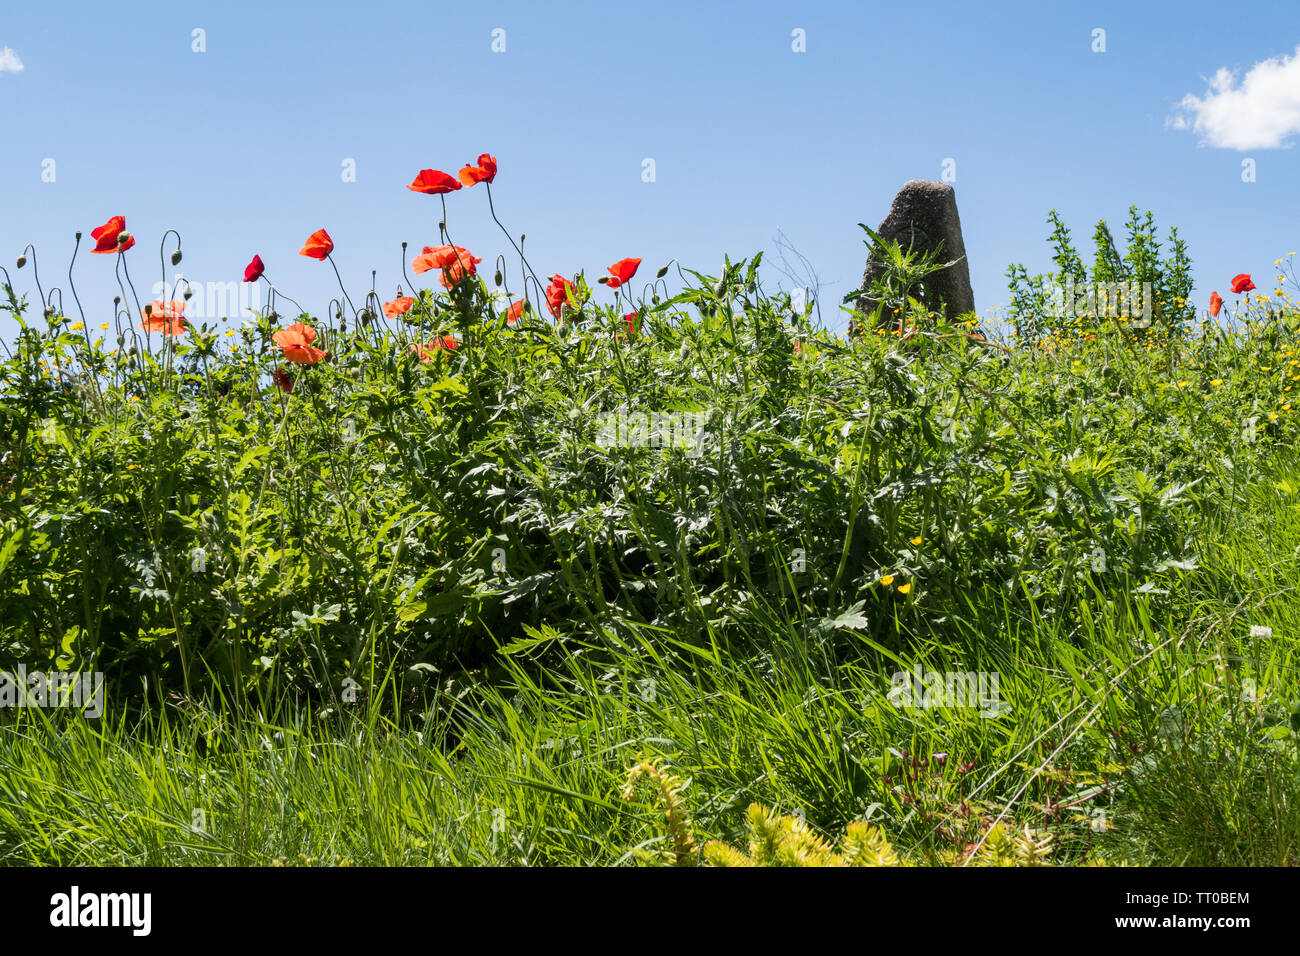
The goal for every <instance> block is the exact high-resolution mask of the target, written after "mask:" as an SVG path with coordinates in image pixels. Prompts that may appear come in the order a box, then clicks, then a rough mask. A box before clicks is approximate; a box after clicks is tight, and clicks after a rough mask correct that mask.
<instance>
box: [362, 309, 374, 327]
mask: <svg viewBox="0 0 1300 956" xmlns="http://www.w3.org/2000/svg"><path fill="white" fill-rule="evenodd" d="M360 318H361V324H362V325H369V324H370V323H371V322H373V321H375V313H374V312H372V311H371V310H370V309H362V310H361V315H360Z"/></svg>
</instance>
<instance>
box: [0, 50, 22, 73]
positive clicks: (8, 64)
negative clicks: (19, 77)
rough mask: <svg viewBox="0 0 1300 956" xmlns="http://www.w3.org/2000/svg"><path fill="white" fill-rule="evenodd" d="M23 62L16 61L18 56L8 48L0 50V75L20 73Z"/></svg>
mask: <svg viewBox="0 0 1300 956" xmlns="http://www.w3.org/2000/svg"><path fill="white" fill-rule="evenodd" d="M22 68H23V61H22V60H20V59H18V54H17V53H15V52H14V51H13V50H11V49H9V47H5V48H4V49H3V50H0V73H20V72H22Z"/></svg>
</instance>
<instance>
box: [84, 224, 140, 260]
mask: <svg viewBox="0 0 1300 956" xmlns="http://www.w3.org/2000/svg"><path fill="white" fill-rule="evenodd" d="M124 232H126V216H114V217H113V218H112V219H110V220H109V221H108V222H106V223H104V224H103V225H102V226H100V227H99V228H98V229H93V230H91V233H90V238H92V239H94V240H95V248H94V249H91V250H90V251H91V252H126V250H128V249H130V248H131V247H132V246H134V245H135V236H133V235H131V234H130V233H127V236H126V241H125V242H122V243H119V242H118V238H119V237H120V236H121V235H122V233H124Z"/></svg>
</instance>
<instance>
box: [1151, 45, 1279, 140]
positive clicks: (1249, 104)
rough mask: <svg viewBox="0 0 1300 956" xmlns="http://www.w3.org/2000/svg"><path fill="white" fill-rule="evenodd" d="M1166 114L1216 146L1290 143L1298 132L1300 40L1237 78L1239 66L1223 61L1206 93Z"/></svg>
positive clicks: (1176, 124)
mask: <svg viewBox="0 0 1300 956" xmlns="http://www.w3.org/2000/svg"><path fill="white" fill-rule="evenodd" d="M1178 106H1179V109H1180V110H1181V111H1182V112H1180V113H1178V114H1176V115H1174V116H1172V117H1170V119H1169V120H1168V122H1167V124H1166V125H1168V126H1172V127H1173V128H1174V129H1189V130H1192V131H1194V132H1195V133H1197V134H1198V135H1199V136H1200V139H1201V144H1202V145H1208V146H1214V147H1216V148H1218V149H1279V148H1282V149H1286V148H1289V147H1290V146H1291V143H1289V142H1288V141H1287V140H1288V138H1289V137H1291V136H1293V135H1295V134H1296V133H1300V46H1297V47H1296V51H1295V53H1294V54H1292V55H1291V56H1286V55H1282V56H1276V57H1273V58H1271V59H1268V60H1262V61H1260V62H1259V63H1256V64H1255V65H1254V66H1252V67H1251V68H1250V69H1249V70H1247V71H1246V75H1245V77H1243V78H1242V79H1241V81H1240V83H1238V81H1237V71H1236V70H1229V69H1228V68H1227V67H1220V68H1219V70H1218V72H1217V73H1215V74H1214V76H1213V77H1212V78H1211V79H1210V80H1209V89H1208V90H1207V91H1206V93H1205V95H1204V96H1194V95H1193V94H1191V93H1188V94H1187V95H1186V96H1184V97H1183V99H1182V102H1180V103H1179V104H1178Z"/></svg>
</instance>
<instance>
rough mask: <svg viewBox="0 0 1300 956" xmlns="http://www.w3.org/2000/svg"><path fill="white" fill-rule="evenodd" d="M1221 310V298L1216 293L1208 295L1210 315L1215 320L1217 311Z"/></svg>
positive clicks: (1217, 315)
mask: <svg viewBox="0 0 1300 956" xmlns="http://www.w3.org/2000/svg"><path fill="white" fill-rule="evenodd" d="M1222 308H1223V296H1221V295H1219V293H1217V292H1211V293H1210V315H1212V316H1214V317H1215V318H1216V319H1217V318H1218V317H1219V310H1220V309H1222Z"/></svg>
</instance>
